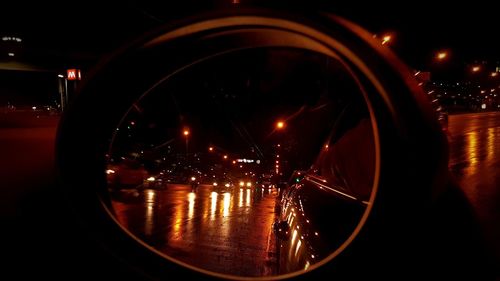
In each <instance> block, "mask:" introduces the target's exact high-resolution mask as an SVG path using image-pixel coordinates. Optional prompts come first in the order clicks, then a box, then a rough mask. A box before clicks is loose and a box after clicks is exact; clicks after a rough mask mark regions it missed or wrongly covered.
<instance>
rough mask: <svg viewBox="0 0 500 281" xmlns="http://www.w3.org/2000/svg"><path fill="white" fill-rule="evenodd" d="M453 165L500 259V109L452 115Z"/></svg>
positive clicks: (493, 249) (498, 259)
mask: <svg viewBox="0 0 500 281" xmlns="http://www.w3.org/2000/svg"><path fill="white" fill-rule="evenodd" d="M448 130H449V142H450V161H449V167H450V170H451V172H452V173H453V175H454V176H455V177H456V180H457V181H458V183H459V185H460V187H461V189H462V190H463V192H464V194H465V195H466V197H467V199H468V200H469V202H470V203H471V205H472V207H473V209H474V211H475V215H476V216H477V217H478V219H479V222H480V225H481V227H482V228H483V233H484V235H485V239H486V240H487V242H488V245H491V248H492V251H493V252H494V254H495V255H496V258H497V261H500V239H499V237H500V112H492V113H471V114H460V115H450V118H449V127H448Z"/></svg>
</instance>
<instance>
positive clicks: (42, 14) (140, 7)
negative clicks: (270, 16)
mask: <svg viewBox="0 0 500 281" xmlns="http://www.w3.org/2000/svg"><path fill="white" fill-rule="evenodd" d="M158 2H159V1H152V0H146V1H138V0H134V1H132V0H128V1H62V0H56V1H36V2H32V1H26V0H19V1H10V3H2V11H1V16H0V35H1V36H19V37H21V38H23V48H24V49H26V50H30V54H31V57H30V60H32V61H33V60H34V61H37V60H38V61H39V62H41V63H42V64H44V63H45V64H49V65H50V66H51V67H52V69H57V68H62V69H64V68H66V67H71V66H76V67H90V66H92V65H93V64H94V63H95V62H97V60H98V58H100V57H101V56H102V55H104V54H106V53H109V52H111V51H112V50H114V49H116V48H117V47H119V46H121V45H123V44H124V43H126V42H128V41H130V40H131V39H133V38H136V37H138V36H139V35H140V34H142V33H144V32H146V31H147V30H150V29H152V28H154V27H156V26H159V25H161V24H163V23H165V22H168V21H169V20H171V19H173V18H178V17H182V16H184V15H188V14H192V13H194V12H195V11H198V10H204V9H207V8H211V7H226V6H231V5H230V4H228V3H229V2H230V0H225V1H222V0H210V1H194V0H183V1H163V3H161V2H160V3H158ZM240 2H241V5H245V4H247V3H248V2H250V1H245V0H240ZM252 2H253V3H254V4H255V3H257V4H258V5H267V6H273V7H279V8H283V9H297V8H299V9H300V10H305V9H313V10H318V9H320V10H326V11H331V12H333V13H335V14H337V15H340V16H343V17H345V18H347V19H350V20H352V21H354V22H356V23H359V24H360V25H361V26H363V27H365V28H366V29H368V30H369V31H370V32H373V33H376V34H382V33H385V32H391V33H392V34H394V35H395V40H394V41H393V42H391V46H390V48H391V49H393V50H394V51H395V52H396V54H398V55H399V56H400V57H401V58H402V59H403V61H405V62H406V63H407V64H409V66H410V67H412V68H415V69H422V70H431V71H441V72H448V73H451V74H450V75H454V74H455V73H459V72H460V71H459V70H460V69H461V68H464V67H465V66H466V65H468V64H471V63H473V62H475V61H483V60H487V61H489V62H491V63H492V64H498V63H497V61H500V40H498V37H499V36H498V35H499V34H500V32H499V28H500V27H499V26H500V25H499V24H498V17H499V16H498V11H497V9H495V8H494V7H493V5H494V4H492V3H491V1H490V3H488V2H487V1H483V0H480V1H473V2H471V1H464V2H463V3H454V4H445V3H440V2H438V1H429V0H422V1H413V2H411V1H399V2H396V1H371V2H368V1H322V0H308V1H297V0H291V1H290V0H289V1H282V0H279V1H278V0H268V1H263V0H259V1H252ZM394 2H396V3H394ZM200 3H202V4H200ZM304 3H306V4H304ZM443 48H445V49H448V50H449V51H450V54H451V57H450V61H449V62H448V63H447V65H446V66H442V65H441V66H436V65H435V62H434V61H433V56H434V55H435V53H436V52H437V51H438V50H441V49H443ZM0 49H1V48H0ZM2 59H5V58H4V56H0V63H1V62H2V61H1V60H2ZM16 59H22V57H21V56H19V57H16ZM438 68H439V69H438ZM4 99H5V98H4ZM4 99H2V102H3V100H4Z"/></svg>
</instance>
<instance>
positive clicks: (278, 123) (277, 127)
mask: <svg viewBox="0 0 500 281" xmlns="http://www.w3.org/2000/svg"><path fill="white" fill-rule="evenodd" d="M284 127H285V122H283V121H278V122H277V123H276V129H283V128H284Z"/></svg>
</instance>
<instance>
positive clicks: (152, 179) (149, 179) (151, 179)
mask: <svg viewBox="0 0 500 281" xmlns="http://www.w3.org/2000/svg"><path fill="white" fill-rule="evenodd" d="M147 181H155V177H149V178H148V179H147Z"/></svg>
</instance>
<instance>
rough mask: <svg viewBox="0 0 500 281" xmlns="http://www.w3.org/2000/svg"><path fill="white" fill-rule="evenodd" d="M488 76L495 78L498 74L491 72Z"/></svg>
mask: <svg viewBox="0 0 500 281" xmlns="http://www.w3.org/2000/svg"><path fill="white" fill-rule="evenodd" d="M490 76H491V77H497V76H498V72H492V73H491V74H490Z"/></svg>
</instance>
